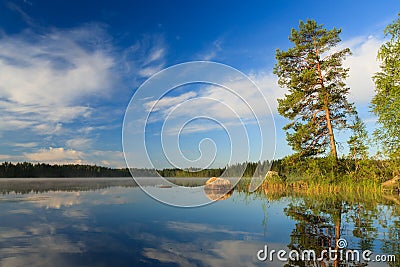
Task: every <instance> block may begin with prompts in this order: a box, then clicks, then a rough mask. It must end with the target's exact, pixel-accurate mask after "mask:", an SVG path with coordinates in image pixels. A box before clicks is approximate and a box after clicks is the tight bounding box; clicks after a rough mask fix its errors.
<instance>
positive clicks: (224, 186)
mask: <svg viewBox="0 0 400 267" xmlns="http://www.w3.org/2000/svg"><path fill="white" fill-rule="evenodd" d="M204 191H205V193H206V195H207V197H208V198H209V199H211V200H223V199H227V198H229V197H230V196H231V195H232V192H233V190H232V184H231V182H230V181H229V180H227V179H224V178H217V177H211V178H210V179H208V180H207V181H206V185H205V187H204Z"/></svg>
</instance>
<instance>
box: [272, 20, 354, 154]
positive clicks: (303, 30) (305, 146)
mask: <svg viewBox="0 0 400 267" xmlns="http://www.w3.org/2000/svg"><path fill="white" fill-rule="evenodd" d="M340 32H341V30H340V29H336V28H333V29H332V30H327V29H325V28H323V25H319V24H317V23H316V22H315V21H314V20H307V22H303V21H300V23H299V29H298V30H296V29H292V30H291V34H290V36H289V40H290V41H291V42H292V43H293V44H294V46H293V47H292V48H289V49H288V50H287V51H282V50H279V49H277V51H276V59H277V64H276V65H275V68H274V73H275V74H276V75H277V76H278V77H279V81H278V83H279V85H280V86H281V87H284V88H287V89H288V90H289V93H287V94H285V97H284V98H283V99H278V104H279V106H278V112H279V114H281V115H282V116H284V117H286V118H288V119H289V120H290V123H289V124H287V125H286V126H285V127H284V130H286V131H287V133H286V137H287V140H288V143H289V145H290V146H291V147H292V148H293V150H295V151H296V152H297V155H299V156H301V157H309V156H315V155H320V154H323V153H325V152H326V151H327V149H328V148H330V154H331V155H332V156H333V158H334V159H335V160H336V159H337V149H336V141H335V133H334V129H343V128H349V125H348V123H347V121H348V118H349V116H353V115H354V114H355V109H354V105H353V104H352V103H349V101H348V100H347V95H348V93H349V88H348V87H346V84H345V82H344V80H345V79H346V77H347V76H348V69H346V68H344V67H343V64H342V63H343V60H344V59H345V58H346V56H347V55H350V54H351V52H350V49H349V48H345V49H342V50H336V48H335V47H336V46H337V44H338V43H339V42H340V38H339V34H340Z"/></svg>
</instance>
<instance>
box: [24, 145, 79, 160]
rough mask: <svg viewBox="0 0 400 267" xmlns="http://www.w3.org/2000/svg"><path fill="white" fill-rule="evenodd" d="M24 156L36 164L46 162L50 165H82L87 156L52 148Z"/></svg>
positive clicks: (69, 150)
mask: <svg viewBox="0 0 400 267" xmlns="http://www.w3.org/2000/svg"><path fill="white" fill-rule="evenodd" d="M24 156H25V157H26V158H27V159H28V160H30V161H34V162H46V163H50V164H66V163H74V164H82V163H84V161H83V159H84V157H85V154H84V153H83V152H81V151H76V150H72V149H64V148H62V147H60V148H52V147H50V148H49V149H40V150H39V151H38V152H33V153H25V154H24Z"/></svg>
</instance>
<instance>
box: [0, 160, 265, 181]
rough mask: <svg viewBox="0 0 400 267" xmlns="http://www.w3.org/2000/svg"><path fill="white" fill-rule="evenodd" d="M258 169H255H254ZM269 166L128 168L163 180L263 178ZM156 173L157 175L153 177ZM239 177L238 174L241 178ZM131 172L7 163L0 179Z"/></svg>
mask: <svg viewBox="0 0 400 267" xmlns="http://www.w3.org/2000/svg"><path fill="white" fill-rule="evenodd" d="M258 165H259V166H260V167H259V169H258V170H257V166H258ZM269 166H270V163H269V162H268V161H264V162H262V163H260V162H259V163H256V162H253V163H248V162H246V163H240V164H235V165H231V166H229V167H226V168H216V169H205V170H200V169H195V168H188V169H186V170H181V169H162V170H157V172H156V171H155V170H153V169H131V172H132V174H133V175H134V176H136V177H154V176H158V174H160V175H161V176H163V177H213V176H216V177H218V176H221V174H222V173H224V172H225V171H226V173H225V174H226V175H228V176H236V175H240V176H246V177H251V176H253V174H255V175H257V176H260V175H263V174H264V175H265V173H266V171H267V170H268V169H269ZM256 170H257V171H256ZM157 173H158V174H157ZM241 174H242V175H241ZM129 176H131V173H130V172H129V170H128V168H122V169H113V168H108V167H102V166H96V165H79V164H68V165H50V164H45V163H36V164H33V163H29V162H23V163H10V162H4V163H2V164H0V178H39V177H43V178H45V177H49V178H51V177H54V178H56V177H60V178H62V177H129Z"/></svg>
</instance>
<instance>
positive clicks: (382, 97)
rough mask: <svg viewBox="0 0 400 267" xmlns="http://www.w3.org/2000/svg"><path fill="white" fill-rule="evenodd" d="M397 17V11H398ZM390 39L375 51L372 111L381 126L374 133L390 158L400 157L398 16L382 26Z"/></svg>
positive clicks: (399, 38) (399, 33) (399, 49)
mask: <svg viewBox="0 0 400 267" xmlns="http://www.w3.org/2000/svg"><path fill="white" fill-rule="evenodd" d="M399 16H400V14H399ZM385 35H386V36H390V40H389V41H388V42H386V43H385V44H383V45H382V46H381V48H380V49H379V52H378V59H379V60H380V62H381V65H380V68H381V71H380V72H378V73H376V75H375V76H374V81H375V91H376V95H375V96H374V98H373V99H372V110H373V112H374V113H375V114H376V115H378V123H379V124H380V125H381V127H380V128H378V129H377V131H376V132H375V136H376V137H377V139H378V140H379V141H381V142H382V144H383V151H384V152H385V154H386V155H387V156H390V157H391V158H397V159H398V158H400V130H399V125H400V18H398V19H397V20H396V21H395V22H393V23H392V24H390V25H389V26H387V27H386V29H385Z"/></svg>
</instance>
